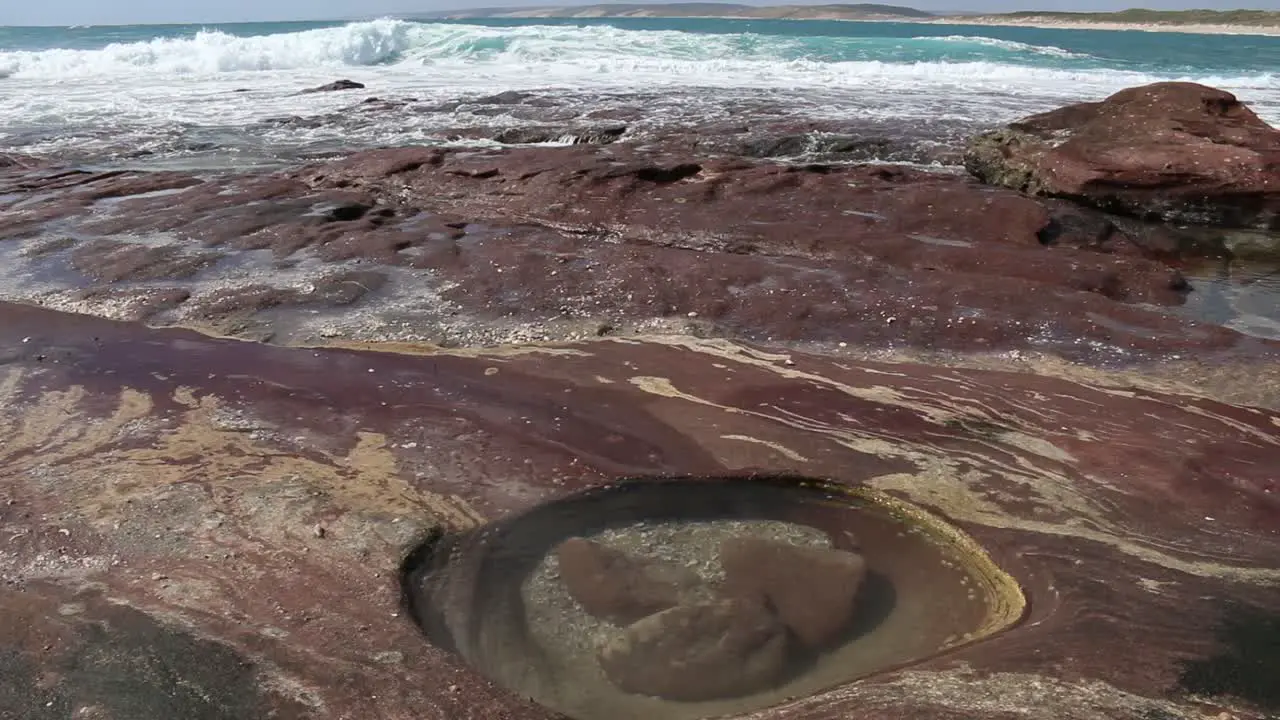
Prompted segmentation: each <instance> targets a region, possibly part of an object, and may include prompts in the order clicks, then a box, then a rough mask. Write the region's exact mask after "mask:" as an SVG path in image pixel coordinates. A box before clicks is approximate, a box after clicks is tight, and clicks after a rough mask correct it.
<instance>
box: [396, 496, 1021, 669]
mask: <svg viewBox="0 0 1280 720" xmlns="http://www.w3.org/2000/svg"><path fill="white" fill-rule="evenodd" d="M745 484H749V485H750V486H752V487H753V488H755V489H763V490H772V491H775V492H779V493H801V494H803V495H801V496H800V498H798V499H800V500H802V501H808V502H811V503H813V502H815V501H816V502H818V503H822V504H825V505H828V506H831V505H835V506H839V507H841V508H843V509H848V510H857V509H859V508H871V509H874V510H877V511H879V512H882V513H885V514H886V515H888V516H889V517H891V518H893V519H895V520H897V521H899V522H903V523H904V524H908V525H910V526H912V527H914V528H916V529H918V530H920V531H922V532H923V534H924V537H925V539H926V540H927V541H929V542H932V543H935V544H939V545H942V546H944V547H950V548H952V549H954V550H956V551H957V552H959V554H960V555H961V557H963V558H964V563H965V567H966V569H967V571H968V574H969V576H970V577H971V578H972V579H973V580H974V581H975V583H976V584H977V586H978V587H977V589H978V590H979V591H981V592H982V593H983V595H984V597H985V598H986V600H987V602H986V603H985V605H986V608H987V612H986V614H985V616H984V618H983V621H982V622H981V624H980V625H979V626H978V627H977V628H975V629H974V630H972V631H970V632H968V633H965V634H964V635H962V636H960V637H958V638H956V639H955V640H954V641H952V642H949V643H946V644H944V645H942V646H941V647H939V648H938V649H937V651H936V652H934V653H932V654H931V655H930V656H929V659H933V658H937V657H939V656H942V655H944V654H947V653H950V652H953V651H956V650H958V649H960V648H962V647H966V646H969V645H972V644H974V643H977V642H980V641H983V640H986V639H989V638H991V637H993V636H995V635H997V634H999V633H1002V632H1004V631H1007V630H1010V629H1012V628H1014V627H1016V626H1017V625H1019V624H1020V623H1021V622H1022V621H1023V620H1024V619H1025V618H1026V617H1027V613H1028V610H1029V602H1028V600H1027V597H1026V595H1025V593H1024V590H1023V587H1022V585H1021V584H1020V583H1019V582H1018V581H1017V579H1016V578H1014V577H1013V576H1012V575H1011V574H1009V573H1008V572H1007V571H1005V570H1004V569H1003V568H1001V567H1000V565H999V564H998V563H996V562H995V560H994V559H993V558H992V557H991V555H990V554H989V553H988V552H987V550H986V548H985V547H983V546H982V545H981V544H980V543H979V542H978V541H977V540H975V539H974V538H973V537H972V536H970V535H969V534H968V533H966V532H964V531H963V530H961V529H960V528H958V527H956V526H954V525H952V524H951V523H950V522H948V521H947V520H945V519H944V518H943V517H942V516H941V515H940V514H938V513H936V512H933V511H930V510H926V509H924V508H922V507H920V506H917V505H915V504H913V503H910V502H907V501H905V500H902V499H900V498H897V497H895V496H893V495H890V494H888V493H885V492H883V491H880V490H877V489H875V488H872V487H869V486H867V485H862V484H847V483H842V482H839V481H836V480H831V479H824V478H815V477H808V476H802V475H790V474H767V475H761V474H736V475H735V474H723V475H681V476H650V477H645V476H627V477H621V478H617V479H615V480H612V481H609V482H607V483H605V484H602V485H598V486H595V487H591V488H587V489H585V490H579V491H575V492H572V493H568V494H566V495H563V496H560V497H557V498H554V499H551V500H548V501H545V502H543V503H540V504H537V505H534V506H532V507H530V508H528V509H525V510H522V511H518V512H515V513H512V514H510V515H508V516H506V517H503V518H500V519H497V520H494V521H491V522H489V523H486V524H484V525H480V526H477V527H474V528H469V529H465V530H460V531H456V532H450V531H448V530H447V529H446V528H443V527H440V526H436V527H434V528H432V529H431V530H429V531H428V532H426V533H425V534H424V535H423V537H421V538H420V539H419V540H418V541H417V542H416V544H415V545H414V546H413V548H412V549H411V550H410V551H409V552H408V553H407V554H406V555H405V557H404V559H403V560H402V562H401V565H400V591H401V604H402V607H403V609H404V611H405V613H406V614H407V616H408V617H409V618H410V619H411V620H412V621H413V622H414V623H415V624H416V625H417V626H418V628H419V630H420V631H421V632H422V634H423V636H424V637H425V639H426V640H427V641H428V642H429V643H431V644H432V645H435V646H436V647H439V648H440V649H442V650H445V651H447V652H449V653H450V654H451V655H453V656H455V657H456V658H458V659H459V660H461V661H462V662H463V663H464V664H466V665H467V666H468V667H472V665H471V661H470V660H469V659H468V658H467V657H465V655H464V653H462V652H461V651H460V650H459V648H458V647H457V644H456V641H455V639H454V635H453V632H452V631H451V630H450V629H449V628H448V626H447V622H446V620H445V617H444V612H443V610H442V609H441V608H438V607H434V605H433V603H431V602H429V601H423V600H422V599H420V598H419V597H418V593H417V592H415V591H416V590H417V589H418V588H420V587H422V584H423V583H424V581H426V580H428V579H429V578H430V577H431V576H432V575H434V574H435V573H436V572H438V571H440V570H444V569H446V568H448V567H449V565H450V564H451V560H452V555H453V551H454V550H456V549H458V548H460V547H462V546H463V545H462V544H463V542H464V541H466V540H469V539H475V540H481V541H484V542H485V543H486V544H489V547H492V545H493V544H497V543H496V541H499V540H501V539H502V538H504V537H505V536H507V535H509V534H510V532H511V531H512V529H513V527H515V526H518V525H523V524H527V523H529V521H531V520H532V521H538V520H543V521H544V522H545V520H547V519H549V518H551V517H555V516H556V515H559V514H561V513H568V514H569V515H572V516H573V517H574V518H586V519H587V520H588V521H587V522H584V523H582V524H578V525H572V524H568V523H564V524H559V525H560V528H561V530H560V531H559V532H557V533H556V538H557V539H559V540H563V539H567V538H569V537H573V536H575V535H581V534H583V533H592V532H598V531H600V530H604V529H607V528H611V527H619V526H625V525H629V524H633V523H636V522H643V521H646V520H648V521H671V520H686V521H687V520H695V521H696V520H714V519H726V515H723V514H721V515H716V514H714V513H707V512H694V511H691V510H690V509H689V508H687V507H671V508H664V511H666V512H665V515H664V516H660V517H654V516H652V515H641V516H638V517H629V516H625V515H623V516H616V515H615V516H608V515H607V514H600V513H597V514H595V515H594V516H586V515H583V514H582V513H580V512H579V513H574V512H573V511H574V510H576V509H580V508H581V506H583V505H584V504H586V505H588V506H589V505H590V504H594V503H598V502H607V501H616V500H618V499H621V498H624V497H627V496H634V495H635V494H636V493H645V494H646V495H665V496H667V497H669V496H670V495H669V494H670V493H672V492H677V493H679V492H686V491H688V492H692V491H702V492H703V493H720V494H722V495H723V496H724V497H730V495H727V494H725V491H733V490H738V489H741V488H742V486H743V485H745ZM805 496H807V497H805ZM730 517H731V519H741V517H740V516H738V517H732V516H730ZM789 522H796V523H798V524H804V523H803V522H802V521H798V520H790V521H789ZM550 524H553V525H554V524H556V523H550ZM811 527H816V526H811ZM543 544H544V545H546V547H542V548H540V550H535V551H534V553H533V554H534V555H541V554H542V553H545V552H547V551H549V550H550V549H551V548H552V547H554V540H552V541H549V542H546V543H543ZM486 549H488V548H487V547H482V548H480V550H481V552H484V551H485V550H486ZM923 659H924V658H921V660H923ZM918 662H920V660H914V661H911V662H908V663H903V664H900V665H893V666H888V667H884V668H881V669H879V670H877V671H876V672H873V673H869V674H868V675H864V676H862V677H861V678H856V679H855V680H853V682H856V681H859V680H865V679H868V678H871V677H875V676H878V675H883V674H887V673H891V672H894V671H897V670H901V669H902V668H904V667H907V666H910V665H914V664H917V663H918ZM473 670H475V668H473ZM477 671H478V670H477Z"/></svg>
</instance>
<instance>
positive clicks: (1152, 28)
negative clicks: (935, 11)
mask: <svg viewBox="0 0 1280 720" xmlns="http://www.w3.org/2000/svg"><path fill="white" fill-rule="evenodd" d="M870 22H877V21H870ZM896 22H902V23H912V24H916V25H973V26H978V27H1027V28H1044V29H1047V30H1115V31H1126V30H1127V31H1138V32H1162V33H1187V34H1192V35H1263V36H1267V37H1276V36H1280V27H1272V26H1266V25H1216V24H1186V25H1181V24H1179V25H1175V24H1171V23H1133V22H1105V21H1098V20H1060V19H1058V18H1049V17H1027V18H1003V17H1000V16H998V15H997V16H990V15H984V16H976V17H958V18H956V17H952V18H930V19H928V20H913V19H903V20H898V21H896Z"/></svg>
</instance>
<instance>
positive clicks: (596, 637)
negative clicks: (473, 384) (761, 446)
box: [403, 477, 1025, 720]
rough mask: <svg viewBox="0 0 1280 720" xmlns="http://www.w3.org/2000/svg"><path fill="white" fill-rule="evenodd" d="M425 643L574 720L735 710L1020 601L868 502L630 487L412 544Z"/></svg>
mask: <svg viewBox="0 0 1280 720" xmlns="http://www.w3.org/2000/svg"><path fill="white" fill-rule="evenodd" d="M403 581H404V590H405V600H406V603H407V604H408V605H409V608H410V610H411V612H412V614H413V617H414V618H415V619H416V620H417V621H418V623H419V624H420V625H421V627H422V628H423V631H424V632H425V633H426V635H427V637H428V639H429V640H431V641H432V642H434V643H436V644H438V645H440V646H442V647H445V648H447V649H449V650H450V651H452V652H454V653H456V654H457V655H459V656H460V657H461V658H462V659H464V660H465V661H466V662H467V663H468V664H470V665H471V666H472V667H474V668H475V669H476V670H478V671H479V672H480V673H482V674H484V675H485V676H487V677H488V678H490V679H492V680H493V681H495V682H497V683H499V684H501V685H503V686H504V687H506V688H508V689H509V690H511V691H512V692H514V693H517V694H519V695H522V696H525V697H530V698H532V699H534V700H536V701H537V702H539V703H541V704H543V705H545V706H547V707H549V708H551V709H553V710H555V711H558V712H561V713H564V714H566V715H568V716H570V717H573V718H577V719H578V720H630V719H635V720H639V719H641V718H646V719H647V718H654V717H662V718H665V719H669V720H686V719H693V718H705V717H711V716H717V715H724V714H731V713H739V712H746V711H750V710H754V709H758V708H761V707H767V706H770V705H774V704H777V703H780V702H783V701H785V700H787V699H789V698H795V697H802V696H807V695H811V694H814V693H816V692H820V691H822V690H825V689H829V688H832V687H835V686H838V685H840V684H842V683H845V682H848V681H851V680H854V679H857V678H860V677H864V676H866V675H869V674H871V673H874V672H877V671H880V670H885V669H888V668H895V667H901V666H903V665H907V664H910V663H913V662H917V661H920V660H923V659H925V658H928V657H930V656H933V655H936V654H938V653H940V652H943V651H945V650H949V649H952V648H955V647H957V646H960V645H964V644H967V643H970V642H973V641H976V640H979V639H981V638H983V637H986V636H989V635H991V634H993V633H996V632H999V631H1001V630H1003V629H1006V628H1008V627H1010V626H1011V625H1013V624H1014V623H1016V622H1017V621H1018V619H1019V618H1020V617H1021V615H1022V612H1023V609H1024V606H1025V603H1024V600H1023V596H1022V594H1021V592H1020V590H1019V588H1018V586H1017V584H1016V583H1015V582H1014V580H1013V579H1012V578H1011V577H1010V576H1008V575H1007V574H1006V573H1004V572H1003V571H1001V570H1000V569H999V568H998V567H997V566H996V565H995V564H994V563H993V562H992V560H991V559H990V558H989V557H988V556H987V554H986V553H985V552H983V550H982V549H981V548H980V547H979V546H978V545H977V544H976V543H974V542H973V541H972V540H971V539H970V538H969V537H968V536H966V535H965V534H963V533H962V532H960V531H959V530H957V529H955V528H953V527H951V526H949V525H947V524H946V523H945V522H944V521H942V520H941V519H939V518H937V517H936V516H933V515H931V514H929V513H926V512H924V511H921V510H920V509H918V508H915V507H913V506H911V505H908V504H906V503H904V502H902V501H899V500H897V499H894V498H891V497H888V496H886V495H883V494H881V493H878V492H876V491H873V490H869V489H866V488H859V487H846V486H841V485H837V484H834V483H828V482H824V481H814V480H806V479H801V478H792V477H769V478H681V479H651V480H644V479H632V480H625V481H622V482H619V483H616V484H612V485H609V486H605V487H600V488H595V489H591V490H588V491H585V492H582V493H578V494H575V495H571V496H569V497H566V498H562V499H560V500H556V501H554V502H551V503H548V504H545V505H542V506H538V507H535V508H533V509H531V510H528V511H526V512H524V513H521V514H518V515H515V516H513V517H509V518H506V519H504V520H501V521H499V522H496V523H492V524H490V525H486V526H484V527H481V528H478V529H476V530H474V531H471V532H468V533H465V534H459V535H454V536H443V537H437V538H434V539H433V540H431V541H430V542H427V543H425V544H423V545H422V546H421V547H420V548H418V550H417V551H416V552H415V553H414V554H412V555H411V557H410V558H409V559H408V560H407V561H406V564H405V574H404V578H403Z"/></svg>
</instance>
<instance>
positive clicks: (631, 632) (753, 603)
mask: <svg viewBox="0 0 1280 720" xmlns="http://www.w3.org/2000/svg"><path fill="white" fill-rule="evenodd" d="M600 664H601V666H603V667H604V670H605V674H607V675H608V676H609V679H610V680H612V681H613V682H614V683H615V684H617V685H618V687H620V688H622V689H623V690H624V691H626V692H631V693H638V694H641V695H653V696H657V697H661V698H666V699H669V700H684V701H697V700H714V699H717V698H721V697H741V696H743V695H750V694H752V693H755V692H759V691H760V690H764V689H767V688H768V687H769V686H770V685H772V684H773V683H775V682H777V681H778V680H779V679H780V678H781V677H782V674H783V672H784V671H785V670H786V666H787V629H786V627H785V626H784V625H783V624H782V623H781V622H779V620H778V618H777V617H776V616H775V615H774V614H773V613H771V612H769V610H768V608H766V607H765V606H764V603H762V602H760V601H759V600H753V599H745V598H730V599H725V600H717V601H713V602H706V603H699V604H693V605H680V606H677V607H673V608H671V609H669V610H665V611H663V612H660V613H658V614H656V615H652V616H650V617H647V618H645V619H643V620H640V621H638V622H636V623H635V624H633V625H631V627H629V628H627V630H626V632H625V633H624V634H623V635H622V637H620V638H618V639H617V640H616V641H614V642H613V643H610V644H609V645H607V646H605V647H604V648H603V649H601V651H600Z"/></svg>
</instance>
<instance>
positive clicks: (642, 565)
mask: <svg viewBox="0 0 1280 720" xmlns="http://www.w3.org/2000/svg"><path fill="white" fill-rule="evenodd" d="M556 554H557V557H558V559H559V561H560V577H561V579H562V581H563V582H564V585H565V588H566V589H567V590H568V591H569V594H570V595H571V596H572V597H573V599H574V600H577V601H578V603H579V604H581V605H582V607H583V609H584V610H586V611H587V612H588V613H590V614H592V615H594V616H596V617H598V618H601V619H604V620H609V621H610V622H614V623H618V624H620V625H629V624H631V623H633V622H635V621H637V620H639V619H641V618H643V617H646V616H648V615H652V614H654V613H657V612H661V611H663V610H666V609H668V608H671V607H674V606H675V605H677V604H678V603H679V602H680V601H681V598H682V596H683V595H684V594H685V593H687V592H688V591H689V590H690V589H692V588H693V587H695V586H696V585H697V584H698V576H697V575H696V574H694V573H693V572H692V571H690V570H687V569H685V568H682V567H679V566H676V565H671V564H667V563H661V562H657V561H654V560H649V559H646V558H639V557H635V556H633V555H630V554H628V553H625V552H623V551H621V550H617V549H615V548H611V547H608V546H606V545H602V544H600V543H598V542H594V541H591V540H586V539H583V538H570V539H568V540H566V541H564V542H563V543H561V544H560V547H559V548H558V549H557V552H556Z"/></svg>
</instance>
